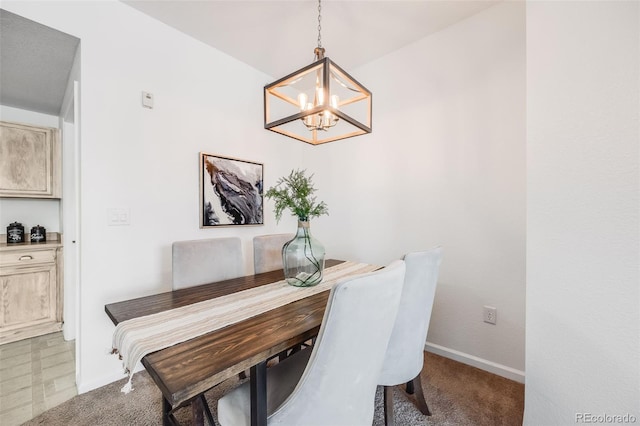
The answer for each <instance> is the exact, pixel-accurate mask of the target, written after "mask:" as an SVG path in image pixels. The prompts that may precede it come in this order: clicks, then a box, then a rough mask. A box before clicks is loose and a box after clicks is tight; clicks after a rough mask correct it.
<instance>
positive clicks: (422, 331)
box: [378, 247, 442, 426]
mask: <svg viewBox="0 0 640 426" xmlns="http://www.w3.org/2000/svg"><path fill="white" fill-rule="evenodd" d="M404 261H405V264H406V269H407V271H406V275H405V279H404V288H403V289H402V299H401V300H400V308H399V309H398V316H397V317H396V322H395V325H394V326H393V332H392V333H391V338H390V339H389V346H388V348H387V354H386V356H385V360H384V366H383V368H382V373H381V375H380V380H379V381H378V384H379V385H384V411H385V423H386V424H387V425H388V426H390V425H393V424H394V418H393V393H392V392H393V388H392V386H396V385H401V384H405V383H406V384H407V392H408V393H410V394H411V393H414V392H415V393H416V403H417V405H418V408H419V409H420V412H422V414H425V415H428V416H430V415H431V412H430V411H429V407H428V406H427V402H426V400H425V398H424V393H423V391H422V384H421V382H420V372H421V371H422V366H423V363H424V345H425V343H426V340H427V332H428V331H429V321H430V319H431V308H432V306H433V299H434V297H435V293H436V284H437V282H438V270H439V268H440V262H441V261H442V249H441V248H440V247H437V248H435V249H432V250H429V251H423V252H414V253H408V254H407V255H405V257H404Z"/></svg>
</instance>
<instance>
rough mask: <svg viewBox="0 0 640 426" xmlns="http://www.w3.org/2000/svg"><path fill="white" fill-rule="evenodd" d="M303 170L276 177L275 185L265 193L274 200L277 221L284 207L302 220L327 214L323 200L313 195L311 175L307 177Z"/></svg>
mask: <svg viewBox="0 0 640 426" xmlns="http://www.w3.org/2000/svg"><path fill="white" fill-rule="evenodd" d="M305 171H306V170H292V171H291V173H289V176H286V177H281V178H280V179H278V181H277V182H276V185H275V186H273V187H271V188H269V189H268V190H267V192H266V193H265V197H267V198H269V199H273V200H274V201H275V207H274V213H275V215H276V220H277V221H278V222H280V219H281V218H282V212H283V211H284V210H286V209H288V210H289V211H291V214H292V215H293V216H297V217H298V219H299V220H301V221H304V222H307V221H309V219H311V218H313V217H318V216H321V215H323V214H327V215H328V214H329V208H328V207H327V205H326V204H325V202H324V201H320V202H317V201H316V197H315V196H314V195H313V193H314V192H316V189H315V188H314V187H313V181H312V178H313V175H311V176H309V177H307V176H305Z"/></svg>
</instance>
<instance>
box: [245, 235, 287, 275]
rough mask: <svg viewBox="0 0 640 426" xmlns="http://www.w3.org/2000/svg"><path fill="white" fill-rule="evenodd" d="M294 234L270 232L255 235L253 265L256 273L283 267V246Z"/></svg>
mask: <svg viewBox="0 0 640 426" xmlns="http://www.w3.org/2000/svg"><path fill="white" fill-rule="evenodd" d="M293 237H294V235H293V234H270V235H258V236H256V237H253V267H254V270H255V273H256V274H261V273H263V272H268V271H275V270H276V269H282V246H283V245H284V243H286V242H287V241H289V240H291V239H293Z"/></svg>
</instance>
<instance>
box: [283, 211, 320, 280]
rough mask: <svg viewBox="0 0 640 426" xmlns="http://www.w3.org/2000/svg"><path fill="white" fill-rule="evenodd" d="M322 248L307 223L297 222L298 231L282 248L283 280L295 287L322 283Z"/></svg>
mask: <svg viewBox="0 0 640 426" xmlns="http://www.w3.org/2000/svg"><path fill="white" fill-rule="evenodd" d="M324 254H325V251H324V246H323V245H322V243H321V242H320V241H318V240H317V239H316V238H314V237H313V236H312V235H311V232H310V230H309V222H306V221H302V220H299V221H298V231H297V232H296V235H295V237H293V239H292V240H291V241H287V242H286V243H285V244H284V246H283V247H282V265H283V267H284V279H285V280H286V281H287V283H289V284H291V285H293V286H296V287H310V286H313V285H316V284H318V283H319V282H320V281H322V271H323V270H324Z"/></svg>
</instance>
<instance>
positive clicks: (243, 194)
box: [200, 152, 264, 228]
mask: <svg viewBox="0 0 640 426" xmlns="http://www.w3.org/2000/svg"><path fill="white" fill-rule="evenodd" d="M262 180H263V165H262V164H261V163H255V162H253V161H245V160H238V159H234V158H227V157H220V156H218V155H213V154H207V153H204V152H201V153H200V227H201V228H206V227H211V226H223V225H262V224H263V223H264V222H263V205H262V202H263V194H262V192H263V191H262Z"/></svg>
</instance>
